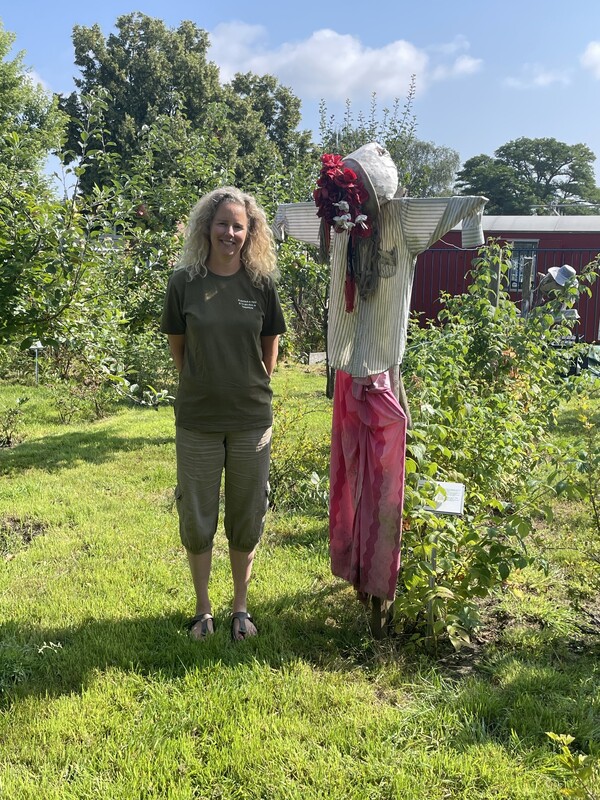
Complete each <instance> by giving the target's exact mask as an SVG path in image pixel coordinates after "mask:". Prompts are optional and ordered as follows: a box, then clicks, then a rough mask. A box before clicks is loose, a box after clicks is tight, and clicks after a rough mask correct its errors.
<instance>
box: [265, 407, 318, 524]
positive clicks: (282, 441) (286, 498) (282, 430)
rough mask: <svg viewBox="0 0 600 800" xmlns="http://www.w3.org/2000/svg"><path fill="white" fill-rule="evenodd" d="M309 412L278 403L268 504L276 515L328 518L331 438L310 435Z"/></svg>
mask: <svg viewBox="0 0 600 800" xmlns="http://www.w3.org/2000/svg"><path fill="white" fill-rule="evenodd" d="M309 414H310V411H306V410H303V409H301V408H298V407H294V406H290V405H289V404H287V403H283V402H281V401H279V400H276V401H275V403H274V407H273V416H274V423H273V440H272V446H271V471H270V475H269V483H270V486H271V494H270V496H269V504H270V506H271V508H272V509H273V510H274V511H277V512H288V513H289V512H292V513H305V512H307V511H312V512H313V513H319V514H325V513H327V507H328V502H329V436H328V435H326V434H321V435H320V436H314V435H310V433H309V418H308V415H309Z"/></svg>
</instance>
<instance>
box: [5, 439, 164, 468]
mask: <svg viewBox="0 0 600 800" xmlns="http://www.w3.org/2000/svg"><path fill="white" fill-rule="evenodd" d="M172 441H174V437H170V436H157V437H154V438H152V437H150V436H138V437H133V438H132V437H131V436H120V435H118V434H116V433H111V432H110V431H107V430H106V429H104V428H103V429H101V430H97V431H86V432H81V431H69V432H68V433H61V434H57V435H54V436H45V437H43V438H41V439H35V440H33V441H25V442H22V443H21V444H19V445H17V446H16V447H14V448H10V449H2V450H0V475H11V474H14V473H17V472H25V471H26V470H28V469H32V468H35V469H42V470H45V471H47V472H56V471H57V470H61V469H69V468H71V467H73V466H74V465H75V464H77V463H80V462H82V461H83V462H88V463H90V464H101V463H103V462H105V461H110V460H112V459H114V458H115V454H116V453H118V452H127V451H135V450H141V449H142V448H145V447H148V446H150V447H152V446H155V447H160V446H162V445H165V444H169V443H171V442H172Z"/></svg>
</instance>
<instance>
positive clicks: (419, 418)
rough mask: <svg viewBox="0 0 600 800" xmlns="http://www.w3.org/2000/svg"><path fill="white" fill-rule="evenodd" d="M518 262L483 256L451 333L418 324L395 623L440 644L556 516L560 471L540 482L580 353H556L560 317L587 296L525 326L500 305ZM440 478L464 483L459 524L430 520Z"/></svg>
mask: <svg viewBox="0 0 600 800" xmlns="http://www.w3.org/2000/svg"><path fill="white" fill-rule="evenodd" d="M509 256H510V252H509V251H508V250H507V249H506V248H502V247H500V246H499V245H498V244H496V243H491V244H490V245H488V246H487V247H485V248H482V250H481V251H480V257H479V259H478V260H477V261H476V263H475V264H474V268H473V271H472V273H471V278H472V282H471V285H470V286H469V289H468V291H467V292H466V293H465V294H463V295H460V296H457V297H450V296H445V297H444V298H443V304H444V309H443V311H442V313H441V314H440V321H441V325H434V324H429V325H428V326H427V327H425V328H419V327H418V326H417V325H413V326H412V327H411V331H410V347H409V348H408V350H407V355H406V358H405V361H404V364H403V372H405V374H406V376H407V381H406V383H407V393H408V396H409V402H410V405H411V413H412V417H413V430H412V431H411V432H410V435H409V439H408V445H407V460H406V475H407V479H406V497H405V506H404V512H405V527H406V531H405V533H404V539H403V568H402V572H401V576H400V588H399V592H398V597H397V598H396V602H395V604H394V609H395V612H394V613H395V619H394V623H395V626H396V628H397V630H399V631H403V632H405V633H409V634H411V635H413V636H414V637H415V638H417V639H422V638H423V637H426V638H427V639H428V640H429V641H433V642H434V643H435V641H436V640H437V637H438V636H439V635H440V634H441V633H442V632H444V631H445V632H447V633H448V634H449V635H450V638H451V640H452V642H453V643H454V645H455V646H457V647H458V646H460V645H461V644H464V643H466V642H468V640H469V635H470V632H471V631H472V630H473V629H474V628H475V627H476V625H477V623H478V598H481V597H485V596H486V595H487V594H489V592H490V591H491V590H492V588H493V587H494V586H495V585H497V584H499V583H502V582H503V581H506V580H507V579H508V578H509V576H510V574H511V572H512V570H514V569H515V568H519V567H522V566H524V565H525V564H526V563H527V562H528V555H527V551H526V546H525V545H526V538H527V536H528V535H529V533H530V532H531V530H532V528H533V522H534V520H535V519H536V518H539V517H541V516H549V515H550V514H551V509H550V505H549V501H550V498H551V496H552V494H553V488H552V484H553V482H555V480H556V474H557V472H556V470H555V471H554V472H553V471H552V470H548V469H546V471H545V476H544V478H543V479H542V478H541V477H538V475H539V474H540V473H539V471H537V467H538V466H539V465H540V464H541V462H542V461H546V460H547V459H548V458H549V457H550V455H551V451H550V445H549V443H548V441H547V437H546V432H547V430H548V428H549V426H550V425H551V424H552V421H553V420H554V418H555V413H556V409H557V408H558V404H559V401H560V399H561V398H562V397H564V396H565V393H566V392H568V391H569V386H570V384H569V383H568V382H567V381H566V380H565V379H564V377H562V376H564V375H565V374H566V372H567V369H566V364H567V361H568V359H570V358H571V357H572V353H569V352H566V349H565V348H562V347H560V346H556V345H558V344H560V342H561V341H562V339H563V337H564V336H565V335H566V334H568V333H569V328H568V326H566V325H565V324H564V315H563V316H562V317H560V316H559V311H560V309H561V308H562V305H563V303H565V302H566V303H567V304H569V303H570V304H571V305H572V304H573V302H574V301H575V300H576V299H577V292H576V291H573V292H571V291H570V290H569V291H570V293H569V296H568V297H566V298H565V296H564V295H562V296H561V297H557V298H556V299H554V300H551V301H550V303H549V304H548V305H547V306H545V307H544V308H541V309H535V310H534V312H533V313H531V314H530V315H529V316H528V317H527V318H522V317H521V316H520V315H519V312H518V309H517V308H516V306H515V304H514V303H513V302H512V301H511V300H510V298H509V296H508V294H507V293H506V292H505V291H503V290H501V291H500V294H499V296H498V299H497V305H495V304H494V302H492V299H493V298H492V293H491V287H492V285H493V281H494V275H495V273H496V271H497V270H499V271H500V273H501V275H502V276H504V275H505V274H506V272H507V270H508V267H509V264H510V262H509ZM593 266H594V265H591V266H590V267H589V268H588V270H587V271H585V272H584V274H583V275H582V276H580V278H581V279H582V281H583V282H584V284H585V282H586V281H591V280H592V279H593V277H594V273H593V268H592V267H593ZM557 319H558V320H559V321H558V322H557ZM436 481H456V482H460V483H464V484H465V486H466V497H465V513H464V515H463V516H462V517H461V518H449V517H439V516H436V515H435V514H434V513H433V512H432V505H433V497H434V495H435V493H436Z"/></svg>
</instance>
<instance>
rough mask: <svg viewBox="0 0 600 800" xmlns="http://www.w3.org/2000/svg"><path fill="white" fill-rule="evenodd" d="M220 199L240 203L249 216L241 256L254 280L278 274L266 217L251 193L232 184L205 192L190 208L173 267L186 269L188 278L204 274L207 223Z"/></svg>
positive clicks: (275, 255) (205, 270)
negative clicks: (177, 258)
mask: <svg viewBox="0 0 600 800" xmlns="http://www.w3.org/2000/svg"><path fill="white" fill-rule="evenodd" d="M221 203H235V204H236V205H239V206H243V207H244V208H245V210H246V216H247V217H248V232H247V235H246V241H245V242H244V245H243V247H242V252H241V259H242V263H243V265H244V267H245V269H246V272H247V273H248V274H249V276H250V280H251V281H252V283H253V284H255V285H259V284H260V283H262V281H263V280H264V279H265V278H275V277H277V254H276V251H275V241H274V239H273V234H272V233H271V228H270V227H269V223H268V222H267V217H266V214H265V212H264V211H263V209H262V208H261V207H260V206H259V205H258V203H257V202H256V200H255V199H254V197H253V196H252V195H251V194H246V192H242V191H240V190H239V189H236V188H235V186H223V187H221V188H220V189H214V190H213V191H212V192H209V193H208V194H205V195H204V196H203V197H201V198H200V200H198V202H197V203H196V205H195V206H194V207H193V208H192V210H191V211H190V216H189V219H188V223H187V226H186V229H185V238H184V242H183V250H182V253H181V258H180V259H179V263H178V264H177V266H176V269H187V271H188V272H189V275H190V278H193V277H195V276H196V275H201V276H202V277H204V276H205V275H206V272H207V268H206V261H207V259H208V254H209V252H210V227H211V225H212V221H213V219H214V216H215V214H216V213H217V209H218V208H219V206H220V205H221Z"/></svg>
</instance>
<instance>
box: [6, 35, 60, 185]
mask: <svg viewBox="0 0 600 800" xmlns="http://www.w3.org/2000/svg"><path fill="white" fill-rule="evenodd" d="M14 41H15V36H14V34H12V33H9V32H8V31H5V30H4V29H3V27H2V23H0V175H2V176H3V177H4V178H9V177H11V176H16V175H18V173H19V172H20V171H21V170H27V169H33V170H37V171H40V169H41V167H42V165H43V162H44V161H45V159H46V157H47V156H48V154H49V152H50V151H51V150H52V149H53V148H54V147H57V146H58V144H59V141H60V134H61V131H62V128H63V125H64V118H63V116H62V115H61V114H60V113H59V112H58V110H57V103H56V102H55V101H54V100H53V99H52V98H51V97H49V96H48V95H47V93H46V92H45V91H44V90H43V88H42V87H41V86H40V85H39V84H36V83H34V81H33V80H32V79H31V77H30V75H29V74H28V72H27V70H26V68H25V67H24V65H23V54H22V53H19V54H18V55H17V56H16V57H15V58H13V59H9V58H8V55H9V53H10V50H11V48H12V46H13V44H14ZM11 179H12V177H11Z"/></svg>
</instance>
